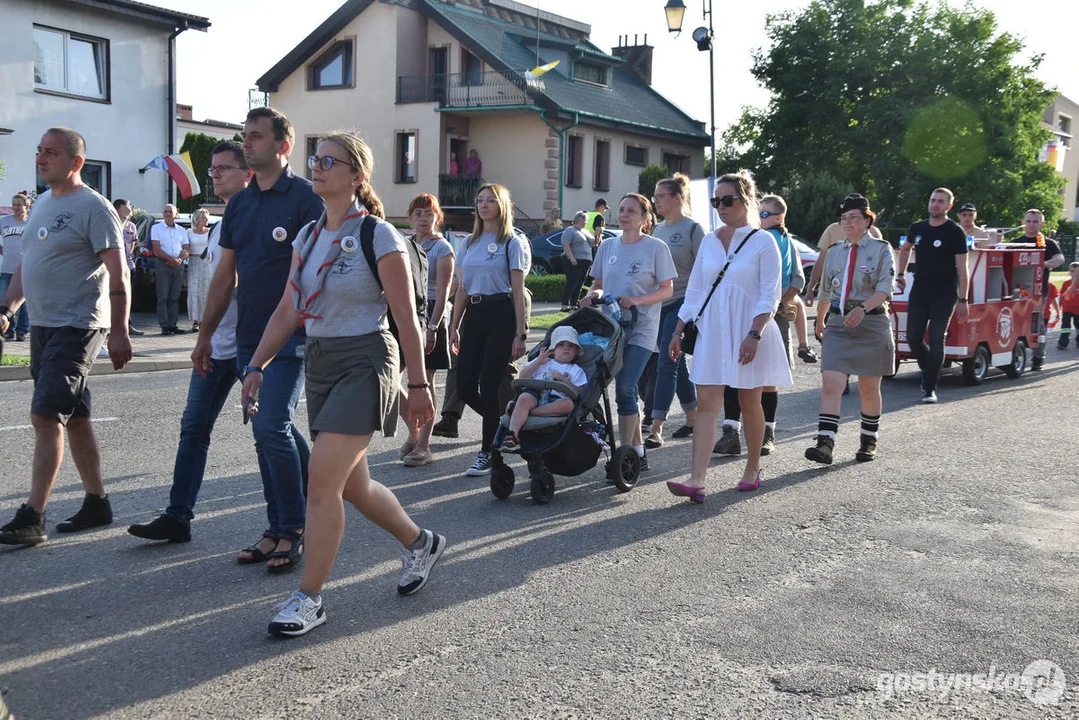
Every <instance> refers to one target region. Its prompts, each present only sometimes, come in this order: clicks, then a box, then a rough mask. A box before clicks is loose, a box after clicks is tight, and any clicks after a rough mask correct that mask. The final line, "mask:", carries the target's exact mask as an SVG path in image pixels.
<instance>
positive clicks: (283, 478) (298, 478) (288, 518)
mask: <svg viewBox="0 0 1079 720" xmlns="http://www.w3.org/2000/svg"><path fill="white" fill-rule="evenodd" d="M305 340H306V338H304V337H303V336H296V335H293V336H292V337H291V338H289V340H288V342H287V343H285V346H284V347H283V348H281V350H280V351H279V352H278V353H277V356H276V357H275V358H274V360H273V362H271V363H270V364H269V365H267V366H266V369H265V370H264V371H263V373H262V388H261V389H260V390H259V411H258V414H257V415H255V416H254V417H253V418H252V419H251V430H252V433H253V434H254V436H255V451H256V452H257V453H258V460H259V469H260V470H261V473H262V493H263V496H264V497H265V498H266V518H267V520H268V521H269V523H270V530H271V531H274V532H280V531H282V530H299V529H301V528H303V526H304V522H305V520H304V518H305V516H306V513H307V507H306V504H307V503H306V498H305V493H304V485H305V483H304V478H305V477H306V475H307V464H308V461H309V460H310V458H311V450H310V448H309V447H308V446H307V441H306V440H304V438H303V436H301V435H300V434H299V433H298V432H295V428H294V427H293V424H292V418H293V415H294V414H295V413H296V404H297V403H298V402H299V401H300V394H301V393H303V383H304V359H303V357H304V341H305ZM255 349H256V348H255V346H252V345H241V346H240V347H239V349H238V350H239V352H238V353H237V355H236V366H237V367H238V368H239V371H240V373H241V375H242V373H243V369H244V368H245V367H247V365H249V364H250V362H251V356H252V355H254V354H255Z"/></svg>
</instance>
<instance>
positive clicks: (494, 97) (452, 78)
mask: <svg viewBox="0 0 1079 720" xmlns="http://www.w3.org/2000/svg"><path fill="white" fill-rule="evenodd" d="M542 91H543V81H542V80H530V79H528V78H526V77H524V76H523V75H518V74H515V73H501V72H477V73H452V74H446V75H408V76H402V77H399V78H397V104H398V105H407V104H410V103H430V102H433V103H438V104H439V106H440V107H446V108H470V107H506V106H510V105H531V104H532V103H533V95H534V93H537V92H542Z"/></svg>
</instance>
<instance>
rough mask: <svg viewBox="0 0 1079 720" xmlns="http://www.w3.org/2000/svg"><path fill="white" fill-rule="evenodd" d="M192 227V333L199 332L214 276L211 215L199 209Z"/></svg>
mask: <svg viewBox="0 0 1079 720" xmlns="http://www.w3.org/2000/svg"><path fill="white" fill-rule="evenodd" d="M191 225H192V227H191V229H190V230H188V231H187V242H188V243H189V244H190V245H191V251H190V252H191V255H190V256H189V257H188V258H187V317H188V318H190V319H191V332H198V331H199V326H200V325H201V324H202V312H203V310H205V309H206V293H208V292H209V291H210V278H211V277H212V276H213V268H212V267H211V260H212V258H211V257H210V252H209V246H210V213H208V212H206V210H205V209H203V208H199V209H198V210H196V211H195V212H194V213H193V214H192V215H191Z"/></svg>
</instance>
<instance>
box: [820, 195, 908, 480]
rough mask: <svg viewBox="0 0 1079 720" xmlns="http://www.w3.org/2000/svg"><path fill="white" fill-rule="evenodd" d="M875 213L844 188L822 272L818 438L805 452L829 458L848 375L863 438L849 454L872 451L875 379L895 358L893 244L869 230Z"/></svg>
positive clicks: (863, 455)
mask: <svg viewBox="0 0 1079 720" xmlns="http://www.w3.org/2000/svg"><path fill="white" fill-rule="evenodd" d="M876 219H877V216H876V214H875V213H874V212H873V211H872V210H870V209H869V201H868V200H866V199H865V198H864V197H862V196H861V195H848V196H847V197H846V198H845V199H844V200H843V203H842V204H841V205H840V206H839V224H840V226H841V227H842V228H843V233H844V235H845V236H846V238H847V239H846V240H845V241H844V242H840V243H836V244H835V245H833V246H832V247H831V248H829V249H828V254H827V255H826V256H825V258H824V262H823V266H824V269H823V273H822V275H821V292H820V296H819V298H820V304H819V305H818V306H817V323H816V335H817V337H818V338H821V348H822V355H823V357H822V360H821V378H822V380H823V386H824V387H823V390H822V393H821V401H820V417H819V418H818V423H817V444H816V445H815V446H814V447H811V448H809V449H808V450H806V452H805V456H806V458H808V459H809V460H813V461H815V462H819V463H825V464H831V462H832V451H833V449H834V448H835V436H836V433H837V432H838V431H839V409H840V403H841V400H842V395H843V389H844V388H845V387H846V383H847V378H848V376H850V375H857V376H858V393H859V395H861V399H862V433H861V445H860V446H859V449H858V452H857V454H856V455H855V458H856V459H858V460H860V461H862V462H865V461H868V460H873V459H874V458H876V456H877V428H878V427H879V426H880V414H881V397H880V379H881V376H882V375H885V374H890V373H891V372H892V369H893V367H894V363H895V341H894V340H893V338H892V322H891V319H890V318H889V316H888V301H889V300H890V299H891V297H892V288H893V285H894V283H895V254H894V253H893V252H892V246H891V245H890V244H888V242H886V241H884V240H878V239H876V238H874V237H872V236H871V235H870V234H869V228H870V227H871V226H872V225H873V223H874V221H875V220H876Z"/></svg>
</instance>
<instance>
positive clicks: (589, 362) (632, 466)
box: [491, 298, 640, 505]
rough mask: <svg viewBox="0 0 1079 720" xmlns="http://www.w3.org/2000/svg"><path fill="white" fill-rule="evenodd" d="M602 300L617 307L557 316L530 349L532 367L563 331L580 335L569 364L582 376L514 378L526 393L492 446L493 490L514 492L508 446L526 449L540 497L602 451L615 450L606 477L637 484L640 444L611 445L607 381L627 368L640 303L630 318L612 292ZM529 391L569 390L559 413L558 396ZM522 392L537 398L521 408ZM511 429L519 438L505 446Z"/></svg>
mask: <svg viewBox="0 0 1079 720" xmlns="http://www.w3.org/2000/svg"><path fill="white" fill-rule="evenodd" d="M604 304H606V305H609V306H610V307H611V308H612V310H611V311H607V310H605V309H604V308H603V307H602V306H600V307H584V308H580V309H579V310H577V311H576V312H574V313H573V314H572V315H570V316H569V317H567V318H565V319H564V320H561V321H559V322H558V323H556V324H555V325H554V326H552V327H551V329H550V330H548V332H547V336H546V337H545V338H544V340H543V342H541V343H540V344H539V345H537V346H536V347H534V348H533V349H532V351H531V352H530V353H529V358H530V360H531V362H530V363H529V366H528V367H533V368H534V369H535V370H536V371H538V370H539V369H540V367H542V365H543V363H544V362H545V361H544V360H542V359H541V354H545V353H548V352H550V349H551V348H555V349H556V352H557V348H558V346H559V344H560V342H559V339H563V340H564V339H565V338H567V337H575V339H576V346H577V347H579V348H580V349H581V350H580V353H579V354H578V355H577V358H576V362H575V363H574V364H573V365H570V367H573V368H577V369H578V370H580V371H581V375H580V376H578V377H577V379H573V378H572V377H570V378H568V379H569V380H570V382H569V383H565V382H558V381H557V380H555V379H554V378H553V377H552V378H551V379H544V378H542V377H522V378H518V379H517V380H514V381H513V388H514V390H516V391H518V393H522V394H521V395H519V396H518V398H517V399H516V400H515V401H513V402H511V403H510V406H509V407H508V408H507V414H506V415H504V416H503V417H502V424H501V425H500V426H499V428H498V431H497V432H496V433H495V439H494V447H493V448H492V451H493V452H492V453H491V492H492V493H493V494H494V496H495V497H497V498H499V499H506V498H508V497H509V496H510V495H511V494H512V493H513V486H514V475H513V468H511V467H510V466H509V465H507V464H505V462H504V461H503V457H502V453H504V452H513V453H516V454H520V456H521V457H522V458H523V459H524V460H525V461H526V462H527V463H528V474H529V476H530V477H531V480H532V485H531V490H532V499H533V500H535V501H536V502H537V503H539V504H541V505H543V504H546V503H548V502H550V501H551V499H552V498H553V497H554V487H555V483H554V475H555V474H558V475H564V476H575V475H580V474H582V473H585V472H587V471H588V470H591V469H592V468H594V467H596V464H597V462H598V460H599V455H600V453H601V452H602V453H607V454H608V456H609V461H608V463H607V466H606V467H607V478H608V480H610V481H612V482H614V484H615V486H616V487H617V488H618V489H619V490H620V491H622V492H628V491H629V490H631V489H633V486H634V485H636V483H637V478H638V477H639V474H640V458H639V457H638V456H637V452H636V450H635V449H634V448H632V447H628V446H623V447H618V448H617V449H613V452H612V446H613V445H614V444H615V443H616V442H617V441H616V438H617V432H616V431H614V430H613V428H615V427H616V425H615V422H614V418H613V417H612V414H611V402H610V397H609V395H608V392H607V387H608V385H610V383H611V380H612V379H613V378H614V376H615V375H617V374H618V372H619V371H620V370H621V369H622V351H623V349H624V347H625V341H626V336H627V335H626V331H627V330H628V329H629V328H631V327H633V325H634V323H635V322H636V319H637V308H631V309H630V310H629V311H628V312H630V313H632V317H631V319H626V318H624V317H623V311H622V310H621V309H620V308H619V307H618V305H617V302H616V301H615V299H614V298H604ZM616 318H621V319H616ZM571 333H572V334H571ZM556 338H558V339H556ZM556 359H557V357H556ZM526 372H527V371H523V373H522V374H525V373H526ZM536 374H537V375H540V374H542V373H538V372H537V373H536ZM582 377H583V381H582V379H581V378H582ZM529 391H531V392H534V393H536V395H539V396H543V395H545V394H546V393H548V392H550V391H554V392H557V393H559V394H561V395H564V396H565V397H563V398H560V399H557V400H556V401H555V402H556V403H558V405H557V409H558V410H560V411H562V412H560V413H559V414H554V410H555V408H554V407H552V406H554V403H551V404H550V405H539V406H538V407H536V405H537V403H536V396H535V395H531V394H529V395H523V393H524V392H529ZM522 398H524V402H525V404H526V405H531V406H532V407H530V408H529V410H528V411H527V412H526V411H525V410H523V409H522V410H520V411H518V409H517V403H520V402H521V399H522ZM548 407H550V408H551V409H550V410H548V409H547V408H548ZM563 409H565V410H564V411H563ZM537 411H538V412H537ZM518 413H519V414H518ZM511 431H512V433H513V440H515V441H516V442H512V441H511V442H510V443H509V447H506V446H504V445H503V443H504V441H505V440H506V439H508V438H509V435H510V432H511Z"/></svg>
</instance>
